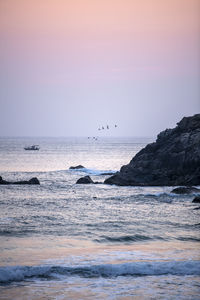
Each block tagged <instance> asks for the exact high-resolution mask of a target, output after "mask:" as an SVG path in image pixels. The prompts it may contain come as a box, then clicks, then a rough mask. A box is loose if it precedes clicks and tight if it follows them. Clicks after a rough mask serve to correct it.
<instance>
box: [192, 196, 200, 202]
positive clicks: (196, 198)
mask: <svg viewBox="0 0 200 300" xmlns="http://www.w3.org/2000/svg"><path fill="white" fill-rule="evenodd" d="M192 202H193V203H200V196H196V197H195V198H194V199H193V200H192Z"/></svg>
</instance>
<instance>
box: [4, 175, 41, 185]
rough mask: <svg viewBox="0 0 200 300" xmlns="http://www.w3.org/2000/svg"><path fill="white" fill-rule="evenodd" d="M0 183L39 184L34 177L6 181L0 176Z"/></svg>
mask: <svg viewBox="0 0 200 300" xmlns="http://www.w3.org/2000/svg"><path fill="white" fill-rule="evenodd" d="M0 184H40V182H39V180H38V179H37V178H36V177H33V178H31V179H30V180H28V181H27V180H22V181H6V180H3V178H2V177H1V176H0Z"/></svg>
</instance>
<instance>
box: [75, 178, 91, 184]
mask: <svg viewBox="0 0 200 300" xmlns="http://www.w3.org/2000/svg"><path fill="white" fill-rule="evenodd" d="M79 183H80V184H81V183H82V184H88V183H94V181H93V180H92V179H91V178H90V176H84V177H81V178H79V179H78V180H77V182H76V184H79Z"/></svg>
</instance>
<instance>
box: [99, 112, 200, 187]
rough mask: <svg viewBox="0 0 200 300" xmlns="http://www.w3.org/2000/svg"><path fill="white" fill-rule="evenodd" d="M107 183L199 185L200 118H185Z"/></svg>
mask: <svg viewBox="0 0 200 300" xmlns="http://www.w3.org/2000/svg"><path fill="white" fill-rule="evenodd" d="M104 183H106V184H116V185H122V186H123V185H124V186H127V185H130V186H177V185H180V186H192V185H200V114H196V115H194V116H192V117H185V118H183V119H182V120H181V121H180V122H179V123H178V124H177V126H176V127H175V128H174V129H166V130H165V131H163V132H161V133H160V134H159V135H158V137H157V140H156V142H154V143H151V144H149V145H147V146H146V147H145V148H143V149H142V150H141V151H139V152H138V153H137V154H136V155H135V157H134V158H133V159H132V160H131V161H130V163H129V164H128V165H125V166H122V167H121V169H120V171H119V172H117V173H116V174H115V175H113V176H111V177H109V178H107V179H106V180H105V181H104Z"/></svg>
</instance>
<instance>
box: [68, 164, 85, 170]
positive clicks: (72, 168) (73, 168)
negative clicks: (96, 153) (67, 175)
mask: <svg viewBox="0 0 200 300" xmlns="http://www.w3.org/2000/svg"><path fill="white" fill-rule="evenodd" d="M69 169H70V170H78V169H85V167H83V166H81V165H78V166H75V167H73V166H72V167H70V168H69Z"/></svg>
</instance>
